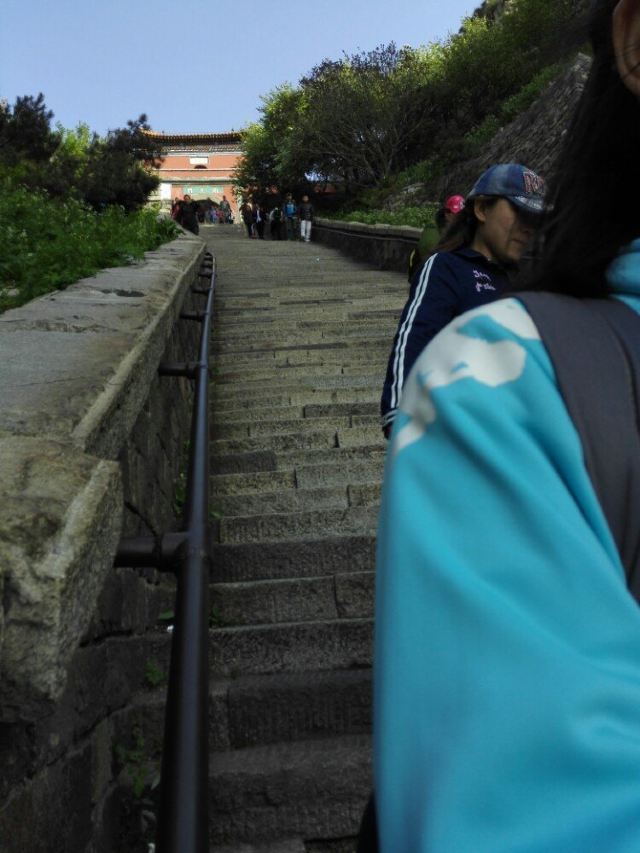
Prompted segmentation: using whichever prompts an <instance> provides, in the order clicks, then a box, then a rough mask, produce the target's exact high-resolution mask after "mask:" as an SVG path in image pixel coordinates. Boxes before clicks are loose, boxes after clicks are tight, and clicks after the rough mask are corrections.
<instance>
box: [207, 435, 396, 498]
mask: <svg viewBox="0 0 640 853" xmlns="http://www.w3.org/2000/svg"><path fill="white" fill-rule="evenodd" d="M385 451H386V445H384V444H381V443H380V442H379V439H376V443H375V444H373V445H371V446H364V447H363V446H360V447H332V448H328V449H327V450H306V451H305V450H294V451H291V452H283V453H277V452H276V451H274V450H259V451H255V452H252V453H236V454H231V455H228V456H224V457H219V458H215V457H214V458H212V460H211V473H212V474H244V473H249V472H256V471H289V470H292V469H296V468H298V467H301V466H307V465H324V466H326V470H327V471H328V470H329V469H330V468H336V469H337V470H336V472H335V473H336V474H337V475H339V469H344V466H345V464H346V463H349V462H355V461H364V460H370V461H371V460H375V461H377V462H379V463H380V465H381V464H382V459H383V457H384V453H385ZM338 482H344V480H340V479H338V480H336V479H334V478H333V477H330V479H328V480H327V482H326V483H325V484H324V485H327V486H331V485H337V483H338ZM299 485H300V486H301V487H302V488H314V487H315V486H319V485H322V484H321V483H317V482H314V483H313V484H312V485H307V484H303V483H299Z"/></svg>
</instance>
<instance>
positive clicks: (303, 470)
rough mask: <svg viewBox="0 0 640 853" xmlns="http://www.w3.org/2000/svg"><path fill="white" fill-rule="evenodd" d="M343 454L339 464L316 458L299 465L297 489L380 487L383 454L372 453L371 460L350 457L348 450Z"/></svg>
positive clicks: (296, 477)
mask: <svg viewBox="0 0 640 853" xmlns="http://www.w3.org/2000/svg"><path fill="white" fill-rule="evenodd" d="M339 452H340V451H339ZM342 453H344V456H343V457H342V458H339V461H338V463H337V464H336V462H335V461H334V460H332V459H326V460H322V459H319V458H318V457H316V458H314V459H308V460H307V461H308V463H309V464H307V465H305V464H299V465H297V466H296V468H295V480H296V486H297V488H299V489H314V488H319V487H320V486H322V485H325V486H333V487H337V486H339V485H345V486H348V487H349V488H352V489H353V488H355V487H357V486H366V485H370V484H374V485H378V484H379V483H380V482H381V481H382V473H383V469H384V455H383V453H375V454H373V453H372V454H371V455H370V456H369V458H366V457H365V458H359V457H358V456H355V455H354V456H352V457H348V456H347V455H346V454H347V453H348V451H347V450H345V451H342Z"/></svg>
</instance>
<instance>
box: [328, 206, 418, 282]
mask: <svg viewBox="0 0 640 853" xmlns="http://www.w3.org/2000/svg"><path fill="white" fill-rule="evenodd" d="M421 233H422V229H420V228H413V227H411V226H409V225H401V226H398V225H366V224H365V223H364V222H342V221H340V220H336V219H323V218H320V217H318V218H316V219H315V220H314V223H313V232H312V235H313V239H314V240H315V241H317V242H320V243H324V244H325V245H327V246H330V247H331V248H333V249H338V250H340V251H341V252H344V253H345V254H346V255H349V257H352V258H357V259H358V260H360V261H367V263H370V264H372V265H373V266H377V267H378V269H384V270H397V271H398V272H406V270H407V269H408V267H409V255H410V254H411V252H412V251H413V250H414V249H415V247H416V245H417V243H418V239H419V237H420V234H421Z"/></svg>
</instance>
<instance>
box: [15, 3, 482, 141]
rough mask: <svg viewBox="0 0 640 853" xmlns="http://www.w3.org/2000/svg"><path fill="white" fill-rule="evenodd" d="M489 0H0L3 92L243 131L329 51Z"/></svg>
mask: <svg viewBox="0 0 640 853" xmlns="http://www.w3.org/2000/svg"><path fill="white" fill-rule="evenodd" d="M479 2H480V0H471V2H469V0H315V2H314V0H262V2H260V3H258V2H255V1H254V0H230V2H225V0H102V2H96V0H0V97H3V98H7V100H8V101H9V102H10V103H13V102H14V100H15V98H16V96H17V95H35V94H37V93H38V92H40V91H42V92H44V95H45V98H46V102H47V106H48V107H49V109H51V110H53V112H54V113H55V119H54V120H55V121H60V122H62V124H63V125H64V126H65V127H75V125H76V124H77V123H78V122H79V121H86V122H87V123H88V124H89V126H90V127H91V128H92V130H97V131H98V132H99V133H104V132H105V131H106V130H107V129H109V128H114V127H121V126H122V125H123V124H124V123H125V122H126V121H127V119H129V118H135V117H137V116H138V115H139V114H140V113H141V112H146V113H147V115H148V116H149V121H150V123H151V126H152V127H153V129H154V130H158V131H166V132H174V133H178V132H182V133H190V132H198V131H224V130H231V129H239V128H241V127H243V126H244V125H245V124H247V123H248V122H250V121H254V120H255V119H256V118H257V108H258V107H259V105H260V95H263V94H266V93H267V92H268V91H270V90H271V89H272V88H274V87H275V86H277V85H278V84H280V83H283V82H285V81H289V82H291V83H294V84H295V83H297V81H298V80H299V78H300V77H301V76H302V75H304V74H305V73H306V72H307V71H309V70H310V69H311V68H312V67H313V66H314V65H316V64H317V63H319V62H321V61H322V60H323V59H324V58H331V59H338V58H339V57H340V56H341V55H342V52H343V51H346V52H347V53H354V52H356V51H358V50H359V49H362V50H371V49H373V48H374V47H376V46H377V45H379V44H382V43H388V42H390V41H395V42H396V44H398V45H403V44H409V45H412V46H417V45H419V44H426V43H428V42H430V41H433V40H436V39H441V38H445V37H446V36H447V35H448V34H449V33H452V32H457V31H458V29H459V27H460V24H461V22H462V19H463V18H464V17H465V16H466V15H469V14H471V13H472V12H473V10H474V9H475V8H476V7H477V6H478V5H479Z"/></svg>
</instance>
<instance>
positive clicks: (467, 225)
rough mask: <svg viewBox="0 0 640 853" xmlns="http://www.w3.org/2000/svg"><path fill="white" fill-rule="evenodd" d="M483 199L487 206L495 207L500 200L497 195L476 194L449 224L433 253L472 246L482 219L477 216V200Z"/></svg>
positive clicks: (453, 250)
mask: <svg viewBox="0 0 640 853" xmlns="http://www.w3.org/2000/svg"><path fill="white" fill-rule="evenodd" d="M477 200H479V201H483V202H484V205H485V207H486V208H490V207H493V205H494V204H495V203H496V202H497V201H498V197H497V196H476V198H474V199H472V200H471V201H469V202H467V204H466V205H465V206H464V207H463V208H462V210H461V211H460V212H459V213H456V215H455V216H454V217H453V219H452V220H451V222H450V223H449V224H448V225H447V227H446V228H445V230H444V233H443V235H442V236H441V237H440V239H439V240H438V242H437V244H436V246H435V248H434V249H433V252H432V254H433V253H435V252H455V251H456V249H461V248H462V247H463V246H470V245H471V244H472V243H473V240H474V238H475V236H476V231H477V230H478V225H480V220H479V219H478V217H477V216H476V211H475V204H474V202H475V201H477Z"/></svg>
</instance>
